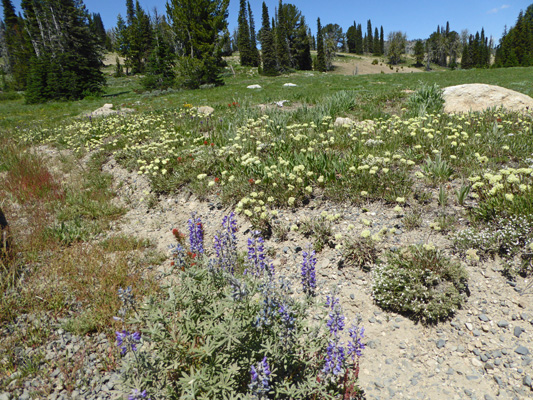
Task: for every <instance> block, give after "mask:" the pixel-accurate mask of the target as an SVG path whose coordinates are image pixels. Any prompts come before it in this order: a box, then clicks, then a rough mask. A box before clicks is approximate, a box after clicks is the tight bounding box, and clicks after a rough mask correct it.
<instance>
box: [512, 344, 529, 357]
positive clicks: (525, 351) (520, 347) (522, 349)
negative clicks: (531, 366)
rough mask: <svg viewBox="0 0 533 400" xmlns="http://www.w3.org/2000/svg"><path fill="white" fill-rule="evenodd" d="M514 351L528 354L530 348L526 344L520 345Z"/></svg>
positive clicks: (524, 354) (523, 354)
mask: <svg viewBox="0 0 533 400" xmlns="http://www.w3.org/2000/svg"><path fill="white" fill-rule="evenodd" d="M514 352H515V353H517V354H520V355H522V356H527V355H528V354H529V350H528V349H527V348H525V347H524V346H518V347H517V348H516V349H515V351H514Z"/></svg>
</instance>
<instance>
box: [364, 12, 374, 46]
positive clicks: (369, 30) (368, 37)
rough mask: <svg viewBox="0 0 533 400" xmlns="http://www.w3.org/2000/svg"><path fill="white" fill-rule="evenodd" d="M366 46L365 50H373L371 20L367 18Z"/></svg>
mask: <svg viewBox="0 0 533 400" xmlns="http://www.w3.org/2000/svg"><path fill="white" fill-rule="evenodd" d="M366 46H367V50H366V51H367V52H369V53H373V52H374V38H373V36H372V22H371V21H370V20H368V21H367V23H366Z"/></svg>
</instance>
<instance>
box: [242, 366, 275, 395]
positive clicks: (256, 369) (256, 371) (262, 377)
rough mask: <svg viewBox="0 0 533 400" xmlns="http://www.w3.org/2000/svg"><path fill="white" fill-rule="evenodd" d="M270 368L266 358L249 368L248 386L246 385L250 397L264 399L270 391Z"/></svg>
mask: <svg viewBox="0 0 533 400" xmlns="http://www.w3.org/2000/svg"><path fill="white" fill-rule="evenodd" d="M270 373H271V372H270V366H269V365H268V361H267V358H266V356H265V357H264V358H263V360H262V361H261V362H259V363H257V364H256V365H255V366H254V365H252V366H251V368H250V378H251V379H250V380H251V382H250V385H248V387H249V389H250V392H251V394H252V396H254V397H255V398H256V399H259V400H262V399H266V398H267V395H268V391H269V390H270Z"/></svg>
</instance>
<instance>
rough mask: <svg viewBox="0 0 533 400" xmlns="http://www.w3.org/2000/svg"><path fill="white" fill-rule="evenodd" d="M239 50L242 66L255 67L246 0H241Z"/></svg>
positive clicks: (238, 32) (238, 35)
mask: <svg viewBox="0 0 533 400" xmlns="http://www.w3.org/2000/svg"><path fill="white" fill-rule="evenodd" d="M237 48H238V49H239V58H240V60H241V65H242V66H245V67H253V66H254V60H253V57H252V48H251V43H250V26H249V25H248V17H247V12H246V1H245V0H240V8H239V19H238V31H237Z"/></svg>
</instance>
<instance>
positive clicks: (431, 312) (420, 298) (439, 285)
mask: <svg viewBox="0 0 533 400" xmlns="http://www.w3.org/2000/svg"><path fill="white" fill-rule="evenodd" d="M372 272H373V278H374V283H373V286H372V289H373V296H374V299H375V301H376V303H377V304H378V305H379V306H380V307H381V308H383V309H385V310H390V311H393V312H397V313H401V314H405V315H407V316H408V317H409V318H411V319H413V320H415V321H421V322H423V323H434V322H438V321H442V320H445V319H448V318H450V317H451V316H453V314H454V313H455V311H456V310H458V309H459V308H461V305H462V304H463V302H464V301H465V297H466V293H467V291H468V288H467V274H466V271H465V269H464V268H463V267H462V266H461V265H460V264H458V263H455V262H453V261H451V260H450V259H448V258H447V257H446V256H445V255H444V254H443V253H442V252H441V251H439V250H437V249H434V248H431V247H428V246H426V247H425V248H424V247H421V246H412V247H410V248H409V249H406V250H404V251H402V252H398V253H389V255H388V258H387V261H386V262H385V263H383V264H379V265H377V266H375V267H374V269H373V270H372Z"/></svg>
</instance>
